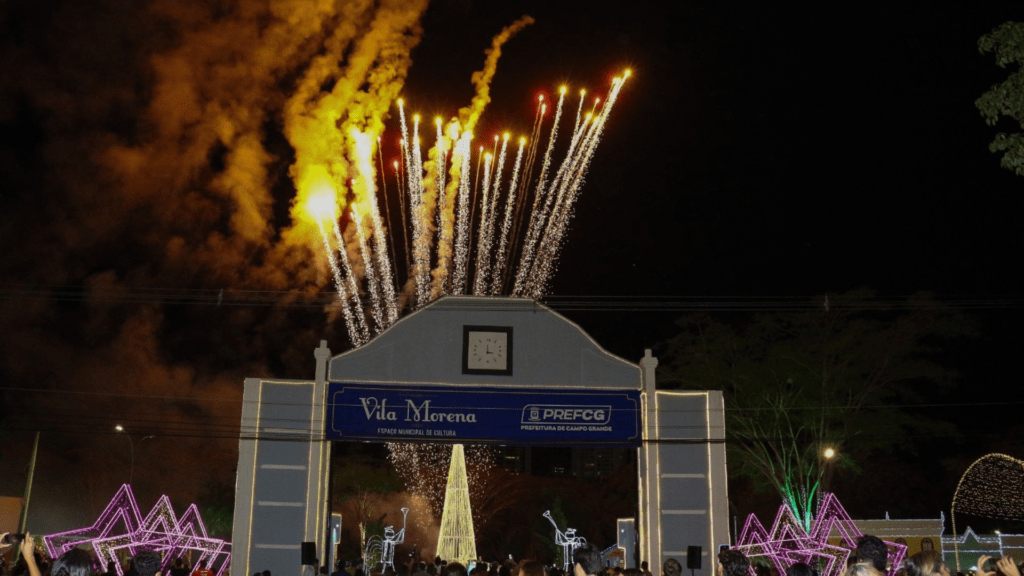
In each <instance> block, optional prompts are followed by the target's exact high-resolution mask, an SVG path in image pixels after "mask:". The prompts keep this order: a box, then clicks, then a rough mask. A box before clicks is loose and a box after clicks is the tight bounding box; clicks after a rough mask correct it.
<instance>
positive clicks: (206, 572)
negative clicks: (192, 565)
mask: <svg viewBox="0 0 1024 576" xmlns="http://www.w3.org/2000/svg"><path fill="white" fill-rule="evenodd" d="M192 576H213V570H210V568H209V566H207V565H206V560H200V561H199V562H196V569H195V570H194V571H193V572H192ZM263 576H270V570H264V571H263Z"/></svg>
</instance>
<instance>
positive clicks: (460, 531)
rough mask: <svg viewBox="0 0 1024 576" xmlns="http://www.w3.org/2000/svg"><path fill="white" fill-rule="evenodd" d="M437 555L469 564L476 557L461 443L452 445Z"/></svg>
mask: <svg viewBox="0 0 1024 576" xmlns="http://www.w3.org/2000/svg"><path fill="white" fill-rule="evenodd" d="M437 555H438V556H440V557H441V558H444V559H445V560H448V561H449V562H451V561H455V562H461V563H462V564H464V565H468V563H469V561H471V560H476V535H475V534H474V533H473V513H472V509H471V507H470V504H469V483H468V482H467V480H466V456H465V453H464V449H463V447H462V444H456V445H454V446H453V447H452V463H451V466H450V467H449V468H448V488H447V490H446V491H445V497H444V512H443V513H442V514H441V532H440V534H439V535H438V539H437Z"/></svg>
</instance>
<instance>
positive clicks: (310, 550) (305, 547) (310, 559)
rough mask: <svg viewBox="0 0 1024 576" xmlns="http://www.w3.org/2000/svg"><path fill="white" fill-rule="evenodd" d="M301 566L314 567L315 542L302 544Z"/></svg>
mask: <svg viewBox="0 0 1024 576" xmlns="http://www.w3.org/2000/svg"><path fill="white" fill-rule="evenodd" d="M302 564H303V565H304V566H316V542H303V543H302Z"/></svg>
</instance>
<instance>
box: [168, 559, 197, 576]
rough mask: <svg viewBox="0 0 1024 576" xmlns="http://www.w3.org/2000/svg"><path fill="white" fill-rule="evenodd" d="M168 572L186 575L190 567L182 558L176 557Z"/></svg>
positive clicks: (176, 575) (190, 570)
mask: <svg viewBox="0 0 1024 576" xmlns="http://www.w3.org/2000/svg"><path fill="white" fill-rule="evenodd" d="M170 572H171V576H188V575H189V574H190V573H191V572H192V569H191V567H189V565H188V564H186V563H185V559H184V558H177V559H175V560H174V564H171V570H170Z"/></svg>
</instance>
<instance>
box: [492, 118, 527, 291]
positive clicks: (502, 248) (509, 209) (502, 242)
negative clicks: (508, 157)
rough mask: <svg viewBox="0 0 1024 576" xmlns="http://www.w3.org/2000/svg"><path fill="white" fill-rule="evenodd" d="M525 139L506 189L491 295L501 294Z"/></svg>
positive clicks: (520, 141) (520, 144)
mask: <svg viewBox="0 0 1024 576" xmlns="http://www.w3.org/2000/svg"><path fill="white" fill-rule="evenodd" d="M525 143H526V139H525V138H520V139H519V152H517V153H516V162H515V164H513V166H512V182H511V184H509V187H508V200H507V201H506V202H505V220H504V222H502V223H501V237H500V238H499V239H498V253H497V254H496V255H495V262H494V276H493V278H494V279H493V281H492V282H491V294H501V287H502V283H503V280H502V279H503V278H504V274H505V261H506V259H507V258H508V234H509V228H511V227H512V216H513V215H514V214H515V212H516V185H517V184H518V182H517V180H518V178H519V167H520V165H522V163H523V146H524V145H525Z"/></svg>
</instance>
